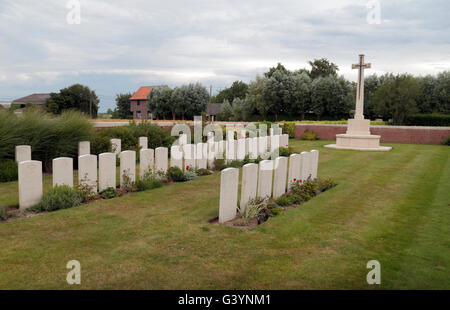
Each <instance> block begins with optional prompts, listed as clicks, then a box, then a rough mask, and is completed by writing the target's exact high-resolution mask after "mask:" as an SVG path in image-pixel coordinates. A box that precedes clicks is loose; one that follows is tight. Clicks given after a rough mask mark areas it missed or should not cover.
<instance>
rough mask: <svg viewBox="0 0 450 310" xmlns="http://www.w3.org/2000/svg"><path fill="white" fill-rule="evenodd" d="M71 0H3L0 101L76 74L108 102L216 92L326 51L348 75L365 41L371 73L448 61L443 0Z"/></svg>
mask: <svg viewBox="0 0 450 310" xmlns="http://www.w3.org/2000/svg"><path fill="white" fill-rule="evenodd" d="M73 2H77V1H75V0H71V1H69V0H42V1H29V0H0V101H2V100H3V101H7V100H13V99H16V98H18V97H22V96H25V95H28V94H31V93H35V92H40V93H45V92H54V91H58V90H59V89H61V88H63V87H66V86H69V85H71V84H73V83H82V84H86V85H88V86H89V87H91V88H92V89H94V90H95V91H96V93H97V94H98V95H99V97H100V99H101V103H100V106H101V108H100V110H101V111H106V109H108V108H114V105H115V103H114V98H115V95H116V94H117V93H122V92H134V91H136V90H137V88H139V86H143V85H162V84H166V85H169V86H171V87H175V86H178V85H181V84H185V83H190V82H201V83H202V84H204V85H205V86H207V87H208V89H209V86H210V85H212V90H213V94H214V93H216V92H217V91H218V90H220V89H221V88H224V87H227V86H229V85H230V84H231V83H232V82H233V81H234V80H243V81H245V82H249V81H250V80H252V79H254V78H255V76H256V74H260V73H263V72H264V71H266V70H267V69H268V68H269V67H271V66H274V65H276V64H277V62H281V63H283V64H284V65H285V66H286V67H287V68H288V69H292V70H294V69H299V68H303V67H308V65H307V62H308V60H312V59H315V58H322V57H325V58H328V59H329V60H331V61H332V62H334V63H336V64H337V65H338V66H339V68H340V71H339V73H340V74H342V75H344V76H345V77H346V78H348V79H350V80H355V78H356V72H355V71H352V70H351V64H352V63H355V62H357V56H358V54H361V53H364V54H366V61H368V62H371V63H372V69H371V70H370V73H379V74H382V73H384V72H394V73H397V72H400V73H403V72H409V73H413V74H416V75H424V74H434V73H436V72H439V71H443V70H450V18H449V16H448V15H449V13H448V12H449V11H450V1H448V0H432V1H431V0H426V1H425V0H422V1H419V0H416V1H407V0H385V1H374V0H371V1H368V0H367V1H366V0H340V1H330V0H325V1H321V0H317V1H301V0H296V1H293V0H291V1H285V0H277V1H273V0H270V1H266V0H227V1H219V0H217V1H212V0H189V1H187V0H186V1H176V0H168V1H149V0H110V1H106V0H104V1H103V0H80V1H79V3H80V4H81V9H80V16H81V21H80V24H73V23H72V22H73V21H75V22H76V16H77V14H76V9H75V10H74V9H73V8H74V7H73V6H71V4H72V3H73ZM378 13H379V14H378ZM74 18H75V19H74ZM68 20H69V21H70V23H69V22H68ZM71 23H72V24H71Z"/></svg>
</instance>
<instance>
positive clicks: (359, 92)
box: [352, 55, 372, 119]
mask: <svg viewBox="0 0 450 310" xmlns="http://www.w3.org/2000/svg"><path fill="white" fill-rule="evenodd" d="M371 67H372V65H371V64H370V63H367V64H365V63H364V55H359V63H358V64H353V65H352V69H358V87H357V89H356V110H355V119H364V69H370V68H371Z"/></svg>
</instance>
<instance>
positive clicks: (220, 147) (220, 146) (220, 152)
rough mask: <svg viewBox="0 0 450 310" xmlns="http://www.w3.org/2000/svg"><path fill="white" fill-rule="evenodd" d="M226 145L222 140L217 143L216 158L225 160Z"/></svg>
mask: <svg viewBox="0 0 450 310" xmlns="http://www.w3.org/2000/svg"><path fill="white" fill-rule="evenodd" d="M225 151H226V143H225V141H223V140H220V141H218V142H217V152H216V158H218V159H225Z"/></svg>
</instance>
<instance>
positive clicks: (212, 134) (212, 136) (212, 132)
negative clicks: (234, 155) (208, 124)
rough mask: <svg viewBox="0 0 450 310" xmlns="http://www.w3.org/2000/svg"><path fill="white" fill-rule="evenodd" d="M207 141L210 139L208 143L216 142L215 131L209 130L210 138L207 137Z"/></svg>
mask: <svg viewBox="0 0 450 310" xmlns="http://www.w3.org/2000/svg"><path fill="white" fill-rule="evenodd" d="M207 141H208V143H212V142H214V131H210V132H208V138H207Z"/></svg>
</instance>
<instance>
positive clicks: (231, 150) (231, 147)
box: [226, 139, 237, 162]
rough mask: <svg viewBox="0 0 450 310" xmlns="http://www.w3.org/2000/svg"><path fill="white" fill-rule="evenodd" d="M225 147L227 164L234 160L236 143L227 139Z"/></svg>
mask: <svg viewBox="0 0 450 310" xmlns="http://www.w3.org/2000/svg"><path fill="white" fill-rule="evenodd" d="M226 147H227V152H226V153H227V154H226V155H227V162H231V161H233V160H236V151H237V150H236V143H235V140H234V139H228V140H227V142H226Z"/></svg>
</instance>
